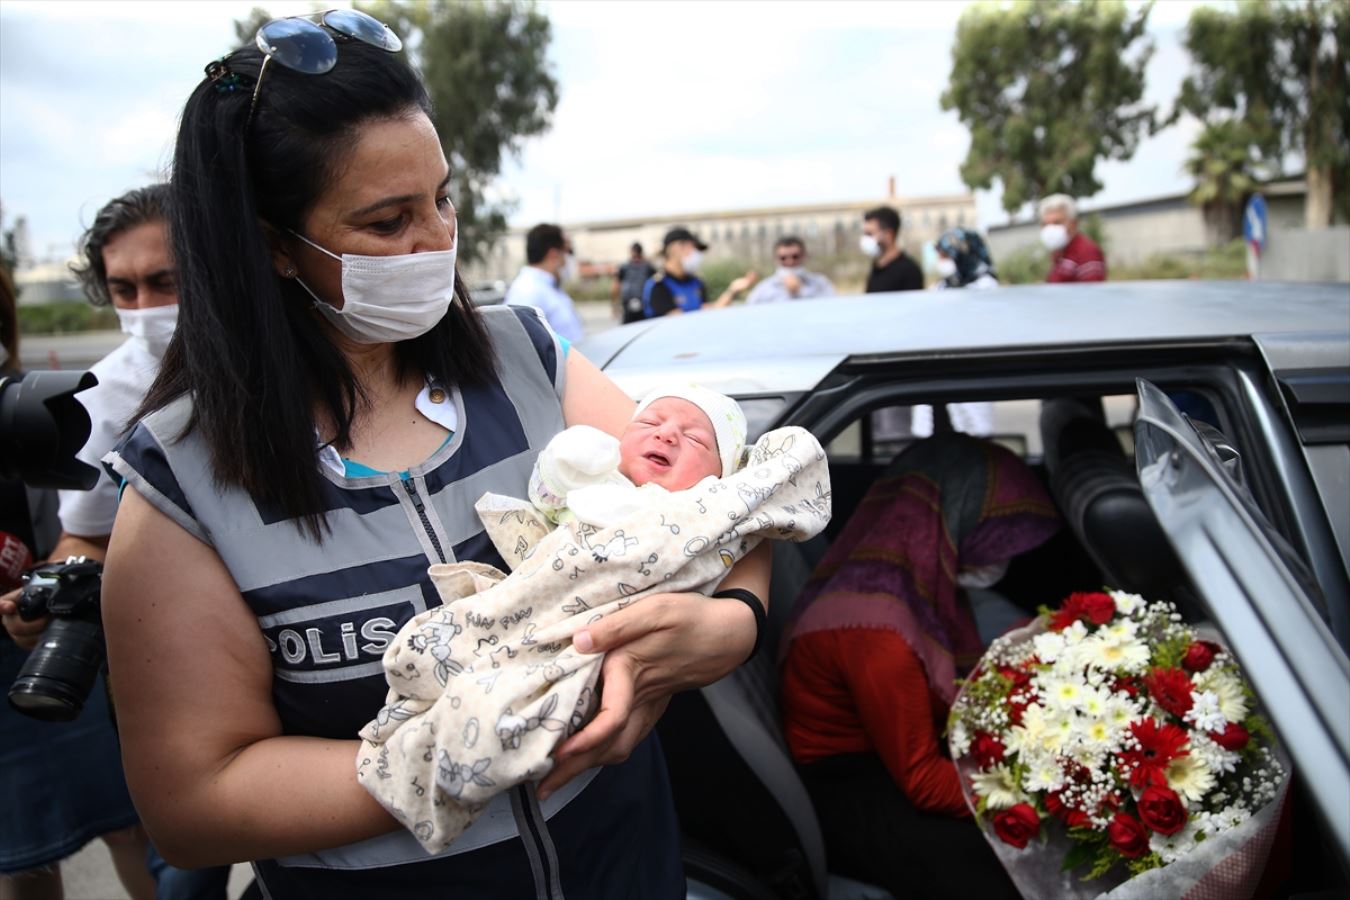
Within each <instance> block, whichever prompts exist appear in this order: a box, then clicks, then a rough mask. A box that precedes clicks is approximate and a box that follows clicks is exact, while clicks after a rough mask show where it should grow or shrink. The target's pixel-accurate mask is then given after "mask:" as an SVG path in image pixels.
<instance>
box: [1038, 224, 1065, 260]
mask: <svg viewBox="0 0 1350 900" xmlns="http://www.w3.org/2000/svg"><path fill="white" fill-rule="evenodd" d="M1041 243H1042V244H1044V245H1045V249H1047V250H1049V251H1050V252H1051V253H1054V252H1055V251H1056V250H1063V249H1064V246H1065V245H1066V244H1068V243H1069V229H1067V228H1065V227H1064V226H1063V225H1047V226H1045V227H1044V228H1042V229H1041Z"/></svg>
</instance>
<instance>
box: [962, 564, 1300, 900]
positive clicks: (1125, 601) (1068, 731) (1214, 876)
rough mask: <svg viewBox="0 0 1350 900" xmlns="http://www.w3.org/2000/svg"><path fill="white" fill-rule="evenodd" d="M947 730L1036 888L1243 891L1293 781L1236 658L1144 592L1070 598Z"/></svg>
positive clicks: (998, 663) (1005, 844)
mask: <svg viewBox="0 0 1350 900" xmlns="http://www.w3.org/2000/svg"><path fill="white" fill-rule="evenodd" d="M948 738H949V741H950V747H951V754H952V759H954V760H956V764H957V767H958V770H959V771H960V772H961V775H962V784H963V787H964V788H965V792H966V801H967V803H969V804H970V806H971V808H972V809H973V810H974V812H975V816H976V820H977V821H978V822H979V823H980V824H981V827H982V828H983V829H984V831H985V836H986V838H988V840H989V841H990V843H991V845H992V846H993V847H994V850H995V852H996V853H997V854H998V856H999V859H1000V860H1001V861H1002V863H1003V865H1004V867H1005V868H1006V869H1007V870H1008V872H1009V874H1010V875H1011V876H1012V879H1013V881H1014V882H1015V883H1016V885H1017V887H1018V889H1019V890H1020V891H1021V892H1022V893H1023V895H1024V896H1027V897H1050V896H1054V897H1093V896H1099V895H1102V894H1106V895H1108V896H1110V897H1112V898H1117V897H1161V896H1175V897H1180V896H1182V895H1184V894H1187V893H1188V892H1189V891H1191V890H1192V889H1194V888H1196V887H1197V886H1200V887H1202V888H1203V890H1204V891H1205V895H1206V896H1220V897H1226V896H1232V897H1240V896H1247V895H1249V894H1250V892H1251V890H1252V889H1253V888H1254V887H1255V885H1256V883H1257V882H1258V881H1259V880H1260V874H1261V872H1262V870H1263V869H1264V866H1265V861H1266V857H1267V855H1268V853H1269V849H1270V843H1271V841H1272V840H1273V838H1274V832H1275V828H1276V825H1277V824H1278V821H1279V811H1280V809H1281V807H1282V804H1283V801H1284V796H1285V792H1286V789H1287V779H1286V777H1285V773H1286V771H1287V762H1285V761H1283V760H1284V758H1283V757H1282V756H1277V751H1276V748H1275V742H1274V736H1273V734H1272V732H1271V730H1270V726H1269V725H1268V724H1267V722H1266V721H1265V719H1263V718H1262V717H1261V716H1260V715H1258V714H1257V712H1256V702H1255V698H1254V695H1253V694H1252V691H1251V688H1250V686H1249V685H1248V684H1247V682H1246V681H1245V679H1244V678H1243V677H1242V673H1241V671H1240V670H1239V669H1238V665H1237V661H1236V660H1235V659H1234V658H1233V657H1232V656H1231V655H1229V654H1228V653H1227V652H1225V651H1224V649H1223V648H1222V647H1220V646H1219V645H1218V644H1217V643H1214V642H1213V641H1210V640H1205V639H1202V638H1201V637H1199V636H1198V635H1197V634H1196V632H1195V630H1194V629H1193V628H1191V627H1190V626H1188V625H1186V624H1184V623H1183V622H1182V621H1181V616H1180V614H1178V613H1177V611H1176V609H1175V608H1174V607H1173V606H1172V605H1171V604H1169V603H1161V602H1157V603H1148V602H1146V601H1145V600H1144V599H1143V598H1141V597H1139V596H1137V595H1135V594H1126V593H1121V592H1115V591H1112V592H1109V593H1091V594H1074V595H1072V596H1071V597H1069V599H1068V601H1067V602H1066V603H1065V604H1064V606H1063V607H1062V608H1060V609H1059V610H1057V611H1052V610H1048V609H1043V610H1042V613H1041V615H1040V617H1039V618H1037V619H1036V620H1035V621H1034V622H1032V624H1030V625H1028V626H1026V627H1025V628H1021V629H1018V630H1016V631H1013V632H1011V633H1009V634H1006V635H1004V636H1002V637H1000V638H999V639H997V640H996V641H994V643H993V644H992V645H991V646H990V647H989V650H988V651H987V652H986V653H985V655H984V658H983V659H982V660H981V662H980V665H979V666H978V667H976V669H975V670H974V672H973V673H972V674H971V676H970V677H969V678H968V679H966V681H965V682H964V683H963V685H962V688H961V691H960V693H959V694H958V696H957V698H956V701H955V703H954V704H953V706H952V710H951V717H950V720H949V723H948Z"/></svg>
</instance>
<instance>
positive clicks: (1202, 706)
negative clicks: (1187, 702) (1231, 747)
mask: <svg viewBox="0 0 1350 900" xmlns="http://www.w3.org/2000/svg"><path fill="white" fill-rule="evenodd" d="M1185 719H1186V721H1187V722H1190V723H1191V724H1192V725H1194V726H1195V727H1196V728H1198V729H1199V730H1200V731H1223V729H1224V727H1225V726H1226V725H1227V724H1228V721H1227V719H1225V718H1224V714H1223V713H1222V712H1221V711H1220V710H1219V695H1218V694H1216V693H1214V692H1213V691H1191V708H1190V709H1188V710H1186V717H1185Z"/></svg>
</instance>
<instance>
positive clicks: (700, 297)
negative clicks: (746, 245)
mask: <svg viewBox="0 0 1350 900" xmlns="http://www.w3.org/2000/svg"><path fill="white" fill-rule="evenodd" d="M707 249H708V245H707V244H705V243H703V242H702V241H700V240H699V239H698V236H697V235H695V234H694V233H693V232H692V231H690V230H689V229H688V228H672V229H671V230H670V231H667V232H666V237H665V240H663V241H662V242H661V256H662V257H663V260H664V262H663V265H662V268H661V271H660V272H657V273H656V274H655V275H653V276H652V277H651V278H648V279H647V283H646V284H644V285H643V286H642V311H643V313H644V314H645V316H646V317H647V318H648V319H655V318H658V317H660V316H669V315H674V314H679V313H690V312H697V311H698V310H700V309H702V308H703V307H704V306H705V305H706V306H708V307H710V308H712V309H720V308H722V307H724V306H727V305H728V304H730V303H731V301H733V300H735V299H736V298H737V297H739V296H740V295H741V294H743V293H745V292H746V291H748V290H750V287H751V286H752V285H753V284H754V283H755V277H756V276H755V273H754V272H746V273H745V274H744V275H742V276H741V277H740V278H737V279H736V280H734V281H732V282H731V284H729V285H727V289H726V290H725V291H723V292H722V295H721V296H720V297H718V298H717V299H716V300H714V301H713V302H712V303H708V302H707V300H708V294H707V289H706V288H705V287H704V285H703V279H701V278H699V277H698V273H699V270H700V269H701V268H702V267H703V251H704V250H707Z"/></svg>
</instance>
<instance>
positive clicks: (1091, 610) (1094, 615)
mask: <svg viewBox="0 0 1350 900" xmlns="http://www.w3.org/2000/svg"><path fill="white" fill-rule="evenodd" d="M1115 614H1116V601H1114V600H1112V599H1111V598H1110V597H1108V596H1107V595H1106V594H1102V593H1096V594H1085V593H1075V594H1070V595H1069V599H1068V600H1065V601H1064V605H1063V606H1061V607H1060V608H1059V611H1058V612H1056V613H1055V614H1054V615H1053V616H1051V618H1050V630H1051V631H1063V630H1064V629H1065V628H1068V627H1069V626H1070V625H1072V624H1073V623H1074V622H1077V621H1079V620H1080V619H1082V620H1085V621H1088V622H1091V623H1092V624H1093V625H1105V624H1106V623H1107V622H1109V621H1111V617H1112V616H1114V615H1115Z"/></svg>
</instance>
